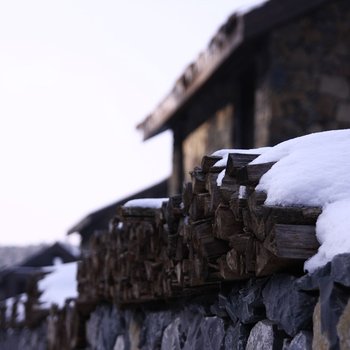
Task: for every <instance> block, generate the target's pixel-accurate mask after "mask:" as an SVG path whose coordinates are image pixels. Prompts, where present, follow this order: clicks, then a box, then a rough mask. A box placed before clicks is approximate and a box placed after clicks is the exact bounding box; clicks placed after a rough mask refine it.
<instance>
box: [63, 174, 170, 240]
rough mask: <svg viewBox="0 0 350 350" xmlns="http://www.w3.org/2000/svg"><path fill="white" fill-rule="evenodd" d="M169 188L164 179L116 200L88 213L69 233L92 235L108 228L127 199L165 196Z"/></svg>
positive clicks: (83, 235)
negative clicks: (118, 208)
mask: <svg viewBox="0 0 350 350" xmlns="http://www.w3.org/2000/svg"><path fill="white" fill-rule="evenodd" d="M167 189H168V179H166V180H163V181H162V182H160V183H158V184H156V185H154V186H152V187H149V188H147V189H145V190H142V191H141V192H138V193H135V194H133V195H131V196H129V197H126V198H123V199H121V200H118V201H117V202H114V203H112V204H110V205H108V206H106V207H104V208H101V209H99V210H97V211H94V212H92V213H90V214H88V215H87V216H85V217H84V218H83V219H82V220H80V221H79V222H78V223H77V224H75V225H74V226H73V227H72V228H70V229H69V230H68V232H67V234H71V233H75V232H77V233H79V234H80V235H81V236H82V237H83V238H84V237H90V236H91V235H92V234H93V233H94V232H95V231H98V230H106V229H107V228H108V224H109V221H110V220H111V218H113V216H114V215H115V214H116V212H117V207H118V206H120V205H123V204H124V203H126V202H127V201H129V200H132V199H136V198H147V197H164V196H166V195H167V192H168V191H167Z"/></svg>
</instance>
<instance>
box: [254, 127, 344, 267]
mask: <svg viewBox="0 0 350 350" xmlns="http://www.w3.org/2000/svg"><path fill="white" fill-rule="evenodd" d="M275 161H277V163H276V164H275V165H274V166H273V167H272V168H271V169H270V170H269V171H268V172H267V173H266V174H265V175H264V176H263V177H262V178H261V180H260V183H259V185H258V186H257V190H260V191H265V192H266V193H267V199H266V202H265V204H267V205H280V206H319V207H322V208H323V212H322V214H321V215H320V216H319V218H318V221H317V225H316V235H317V239H318V241H319V242H320V244H321V247H320V248H319V251H318V253H317V254H316V255H315V256H313V257H312V258H311V259H309V260H308V261H307V262H306V263H305V269H306V270H308V271H310V272H312V271H314V270H315V269H316V268H318V267H321V266H323V265H325V264H326V263H327V262H328V261H330V260H332V258H333V257H334V256H335V255H337V254H340V253H345V252H350V130H334V131H326V132H320V133H315V134H310V135H307V136H303V137H298V138H295V139H292V140H288V141H285V142H282V143H280V144H278V145H276V146H275V147H273V148H271V149H270V150H269V151H267V152H264V153H263V154H262V155H261V156H259V157H258V158H256V159H255V160H254V161H253V162H252V163H251V164H259V163H266V162H275Z"/></svg>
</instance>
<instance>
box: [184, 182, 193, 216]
mask: <svg viewBox="0 0 350 350" xmlns="http://www.w3.org/2000/svg"><path fill="white" fill-rule="evenodd" d="M192 196H193V188H192V182H187V183H184V185H183V188H182V203H183V214H185V215H186V214H188V211H189V209H190V205H191V202H192Z"/></svg>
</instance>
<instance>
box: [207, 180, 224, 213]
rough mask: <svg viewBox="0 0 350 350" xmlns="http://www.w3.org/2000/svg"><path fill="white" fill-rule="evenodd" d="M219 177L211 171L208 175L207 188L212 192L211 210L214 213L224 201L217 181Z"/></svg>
mask: <svg viewBox="0 0 350 350" xmlns="http://www.w3.org/2000/svg"><path fill="white" fill-rule="evenodd" d="M217 177H218V174H215V173H209V174H207V177H206V189H207V191H208V192H209V194H210V205H209V211H210V213H212V214H214V213H215V210H216V208H217V207H218V205H219V204H220V203H221V201H222V198H221V193H220V187H218V185H217V183H216V180H217Z"/></svg>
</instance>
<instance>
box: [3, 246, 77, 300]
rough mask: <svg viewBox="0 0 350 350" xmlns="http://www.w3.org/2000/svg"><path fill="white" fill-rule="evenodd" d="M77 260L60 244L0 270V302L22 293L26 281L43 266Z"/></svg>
mask: <svg viewBox="0 0 350 350" xmlns="http://www.w3.org/2000/svg"><path fill="white" fill-rule="evenodd" d="M77 260H78V255H77V253H76V252H73V251H72V250H71V249H70V248H68V246H66V245H65V244H62V243H58V242H56V243H54V244H53V245H51V246H49V247H46V248H43V249H42V250H40V251H39V252H38V253H36V254H33V255H31V256H30V257H28V258H26V259H25V260H24V261H22V262H21V263H20V264H18V265H15V266H12V267H8V268H4V269H2V270H0V301H1V300H4V299H7V298H10V297H13V296H16V295H19V294H21V293H24V292H25V291H26V288H27V284H28V281H29V280H30V279H31V278H33V277H34V276H35V275H37V274H38V273H40V271H41V268H42V267H44V266H52V265H55V264H56V263H69V262H73V261H77Z"/></svg>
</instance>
